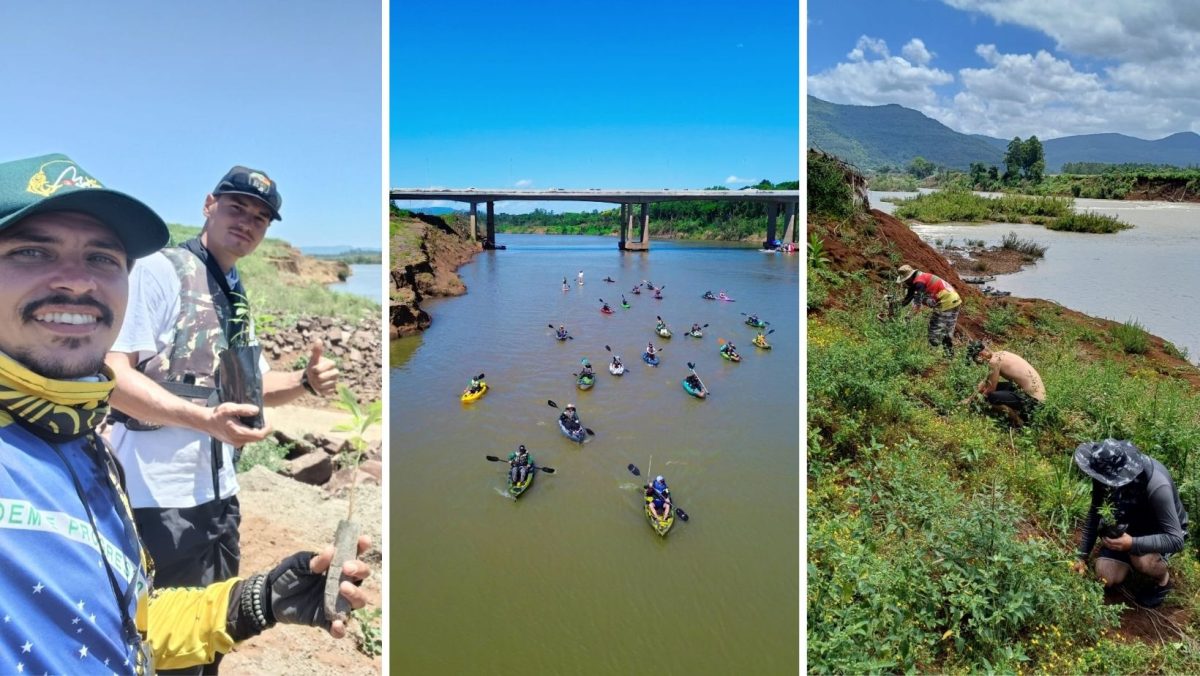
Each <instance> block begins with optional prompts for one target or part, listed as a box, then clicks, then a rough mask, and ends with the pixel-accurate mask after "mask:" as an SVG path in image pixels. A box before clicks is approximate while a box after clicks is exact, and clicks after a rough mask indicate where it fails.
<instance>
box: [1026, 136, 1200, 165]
mask: <svg viewBox="0 0 1200 676" xmlns="http://www.w3.org/2000/svg"><path fill="white" fill-rule="evenodd" d="M1042 146H1043V147H1044V148H1045V149H1046V171H1052V172H1057V171H1061V170H1062V165H1063V164H1064V163H1066V162H1104V163H1108V164H1126V163H1133V164H1171V165H1174V166H1176V167H1188V166H1197V165H1200V135H1198V134H1196V133H1194V132H1190V131H1188V132H1181V133H1178V134H1171V135H1170V136H1167V137H1166V138H1160V139H1158V140H1156V141H1146V140H1143V139H1140V138H1134V137H1132V136H1126V135H1124V134H1084V135H1081V136H1064V137H1062V138H1056V139H1050V140H1049V141H1045V140H1043V141H1042Z"/></svg>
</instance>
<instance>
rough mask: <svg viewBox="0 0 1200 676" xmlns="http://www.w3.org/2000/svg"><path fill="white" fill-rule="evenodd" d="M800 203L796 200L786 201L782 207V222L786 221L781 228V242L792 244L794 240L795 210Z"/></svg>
mask: <svg viewBox="0 0 1200 676" xmlns="http://www.w3.org/2000/svg"><path fill="white" fill-rule="evenodd" d="M799 207H800V205H799V204H797V203H796V202H788V203H787V204H785V205H784V207H783V222H784V223H786V225H785V226H784V230H783V243H784V244H794V243H795V242H796V211H797V210H798V209H799Z"/></svg>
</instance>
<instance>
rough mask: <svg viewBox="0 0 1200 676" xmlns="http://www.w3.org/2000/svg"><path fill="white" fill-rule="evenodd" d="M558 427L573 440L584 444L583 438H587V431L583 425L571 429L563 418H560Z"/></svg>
mask: <svg viewBox="0 0 1200 676" xmlns="http://www.w3.org/2000/svg"><path fill="white" fill-rule="evenodd" d="M558 429H559V430H560V431H562V433H563V434H565V435H566V436H567V438H568V439H570V440H571V441H576V442H579V443H581V444H582V443H583V440H584V439H587V432H586V431H585V430H584V429H583V425H580V426H579V428H578V429H576V430H575V431H571V430H568V429H567V426H566V425H564V424H563V423H562V420H559V421H558Z"/></svg>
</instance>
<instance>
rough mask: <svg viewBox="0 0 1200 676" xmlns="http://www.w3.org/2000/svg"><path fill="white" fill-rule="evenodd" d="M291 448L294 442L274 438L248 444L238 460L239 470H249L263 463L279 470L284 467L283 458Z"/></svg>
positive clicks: (270, 468) (274, 470)
mask: <svg viewBox="0 0 1200 676" xmlns="http://www.w3.org/2000/svg"><path fill="white" fill-rule="evenodd" d="M291 450H292V444H281V443H279V442H278V441H275V440H274V439H272V438H267V439H265V440H263V441H256V442H254V443H252V444H246V446H245V447H243V448H242V457H241V459H239V460H238V463H237V471H238V472H249V471H250V470H251V469H253V468H255V467H258V466H260V465H261V466H263V467H266V468H267V469H269V470H271V471H272V472H278V471H279V470H280V469H282V468H283V459H284V458H285V457H286V456H287V454H288V453H289V452H290V451H291Z"/></svg>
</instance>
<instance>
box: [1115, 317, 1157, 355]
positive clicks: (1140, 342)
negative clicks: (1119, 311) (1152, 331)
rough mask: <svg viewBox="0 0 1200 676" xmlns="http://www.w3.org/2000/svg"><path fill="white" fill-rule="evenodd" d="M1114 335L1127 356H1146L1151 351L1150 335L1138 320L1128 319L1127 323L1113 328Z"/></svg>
mask: <svg viewBox="0 0 1200 676" xmlns="http://www.w3.org/2000/svg"><path fill="white" fill-rule="evenodd" d="M1112 335H1113V338H1116V339H1117V345H1119V346H1120V347H1121V349H1122V350H1123V351H1124V352H1125V353H1126V354H1146V352H1147V351H1149V349H1150V335H1149V334H1147V333H1146V329H1145V327H1143V326H1142V325H1141V324H1140V323H1138V321H1137V320H1136V319H1127V320H1125V323H1123V324H1117V325H1116V326H1113V327H1112Z"/></svg>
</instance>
